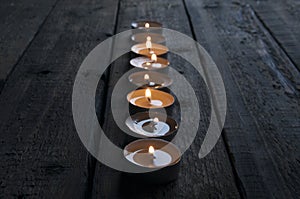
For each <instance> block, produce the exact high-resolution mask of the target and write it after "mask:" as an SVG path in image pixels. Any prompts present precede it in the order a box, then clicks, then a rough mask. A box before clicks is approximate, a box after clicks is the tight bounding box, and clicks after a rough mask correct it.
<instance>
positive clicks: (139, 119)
mask: <svg viewBox="0 0 300 199" xmlns="http://www.w3.org/2000/svg"><path fill="white" fill-rule="evenodd" d="M125 123H126V125H127V127H128V128H129V129H130V130H131V131H133V132H134V133H136V134H138V135H141V136H147V137H161V138H163V139H166V140H171V139H172V138H173V137H174V135H175V132H176V130H177V128H178V125H177V122H176V121H175V120H174V119H172V118H170V117H168V116H166V115H163V114H161V113H158V112H151V114H150V113H149V112H140V113H136V114H134V115H131V116H129V117H128V118H127V120H126V122H125Z"/></svg>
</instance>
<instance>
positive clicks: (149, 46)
mask: <svg viewBox="0 0 300 199" xmlns="http://www.w3.org/2000/svg"><path fill="white" fill-rule="evenodd" d="M146 48H148V49H150V48H152V43H151V41H150V40H147V41H146Z"/></svg>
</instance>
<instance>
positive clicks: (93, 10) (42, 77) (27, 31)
mask: <svg viewBox="0 0 300 199" xmlns="http://www.w3.org/2000/svg"><path fill="white" fill-rule="evenodd" d="M299 8H300V2H299V1H297V0H262V1H255V0H169V1H167V0H148V1H146V0H120V1H117V0H99V1H97V0H43V1H41V0H26V1H21V0H8V1H4V0H2V1H1V3H0V22H1V23H0V198H125V197H126V198H298V197H299V195H300V193H299V190H300V169H299V168H300V158H299V154H300V151H299V143H300V100H299V92H300V74H299V69H300V56H299V51H300V49H299V48H300V47H299V41H300V34H299V30H300V21H299V19H300V9H299ZM145 19H146V20H148V19H149V20H155V21H159V22H161V23H162V24H163V26H164V27H166V28H170V29H174V30H177V31H179V32H182V33H184V34H187V35H189V36H191V37H192V38H194V39H196V40H197V41H198V42H199V43H200V44H201V45H203V46H204V47H205V49H206V50H207V51H208V52H209V53H210V55H211V56H212V58H213V60H214V61H215V62H216V64H217V66H218V68H219V70H220V72H221V74H222V77H223V80H224V84H225V87H226V93H227V104H228V109H227V118H226V123H225V126H224V129H223V133H222V137H221V138H220V139H219V141H218V143H217V145H216V146H215V148H214V149H213V150H212V152H211V153H210V154H209V155H208V156H206V157H205V158H204V159H199V158H198V151H199V148H200V146H201V143H202V141H203V138H204V136H205V131H203V129H204V130H205V129H206V128H207V126H208V125H209V111H210V104H209V102H207V95H206V87H205V85H203V81H202V79H201V78H199V76H198V75H196V74H195V73H194V71H193V70H192V69H191V68H190V67H189V66H188V63H186V62H184V61H183V60H180V59H179V58H176V57H174V56H173V57H172V56H170V61H171V63H174V65H175V66H174V68H176V69H177V70H178V71H179V72H180V73H182V74H184V75H185V76H186V77H189V81H190V83H191V84H192V86H193V87H194V88H195V90H196V93H197V96H198V99H202V100H200V101H201V104H200V106H201V107H203V108H202V109H201V111H202V112H201V114H203V115H202V116H203V117H201V118H203V119H202V120H201V121H200V130H199V132H198V134H197V137H196V139H195V140H194V143H193V144H192V145H191V147H190V148H189V150H188V151H187V152H186V153H185V154H184V155H183V157H182V161H181V168H180V169H181V170H180V173H179V178H178V180H177V181H175V182H172V183H169V184H167V185H157V186H143V185H142V186H141V185H139V183H138V184H135V183H130V182H128V179H126V178H124V175H123V174H122V173H120V172H118V171H115V170H113V169H110V168H108V167H106V166H104V165H102V164H101V163H99V162H97V161H96V160H95V159H93V158H92V157H91V156H90V155H89V153H88V152H87V150H86V149H85V148H84V146H83V145H82V143H81V141H80V139H79V137H78V135H77V133H76V130H75V126H74V123H73V116H72V110H71V104H72V101H71V100H72V99H71V96H72V89H73V83H74V79H75V76H76V73H77V70H78V68H79V66H80V64H81V63H82V61H83V59H84V58H85V57H86V56H87V54H88V53H89V52H90V51H91V50H92V49H93V48H94V47H95V46H96V45H97V44H99V43H100V42H101V41H103V40H105V39H106V38H108V37H110V36H112V35H114V34H115V33H118V32H121V31H124V30H128V29H130V24H131V22H132V21H135V20H145ZM130 56H132V55H128V56H125V57H121V58H120V59H118V60H117V61H116V62H115V63H114V64H113V65H112V66H111V67H110V69H109V70H108V71H107V72H106V73H105V75H103V76H102V78H101V80H100V81H99V84H98V92H97V96H96V98H97V99H96V104H95V106H96V107H97V110H98V111H99V113H102V115H100V116H99V120H100V121H101V123H102V124H103V128H104V129H106V133H107V135H109V136H110V137H111V139H112V140H114V141H115V142H117V143H118V144H120V145H123V144H125V140H124V139H122V136H120V133H121V132H119V131H118V129H117V127H116V126H115V125H114V124H113V123H112V121H111V115H110V114H111V111H110V100H109V97H110V93H111V91H112V89H113V85H114V84H115V83H116V81H117V80H118V79H119V78H120V77H121V76H122V74H123V73H124V72H126V71H127V70H128V69H130V68H131V67H130V66H129V63H128V61H129V57H130ZM203 91H205V92H203ZM173 114H174V113H173ZM175 114H176V112H175ZM201 129H202V130H201Z"/></svg>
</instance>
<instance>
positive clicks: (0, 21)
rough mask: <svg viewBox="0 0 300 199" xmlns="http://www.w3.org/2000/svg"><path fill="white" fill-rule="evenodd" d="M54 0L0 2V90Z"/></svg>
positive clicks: (44, 18)
mask: <svg viewBox="0 0 300 199" xmlns="http://www.w3.org/2000/svg"><path fill="white" fill-rule="evenodd" d="M56 2H57V1H56V0H46V1H44V2H43V4H40V1H38V0H29V1H26V2H25V1H24V2H23V1H2V2H1V6H0V92H1V89H2V86H3V84H4V82H5V80H6V78H7V76H8V75H9V73H10V72H11V71H12V70H13V67H14V66H15V65H16V64H17V63H18V61H19V60H20V57H22V55H23V53H24V52H25V51H26V49H27V48H28V47H29V45H30V43H31V42H32V40H33V39H34V37H35V36H36V34H37V33H38V31H39V29H40V27H41V26H42V25H43V23H44V22H45V20H46V18H47V16H48V15H49V13H50V12H51V11H52V9H53V7H54V6H55V3H56Z"/></svg>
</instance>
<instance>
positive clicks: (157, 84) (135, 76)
mask: <svg viewBox="0 0 300 199" xmlns="http://www.w3.org/2000/svg"><path fill="white" fill-rule="evenodd" d="M145 75H148V76H149V81H148V82H147V80H145ZM128 80H129V82H131V83H132V84H134V85H136V86H138V87H139V88H152V89H159V88H165V87H168V86H170V85H171V84H172V83H173V80H172V79H171V78H170V77H169V76H168V75H165V74H163V73H159V72H154V71H140V72H135V73H132V74H131V75H129V76H128ZM150 82H153V83H154V84H153V85H151V84H150Z"/></svg>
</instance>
